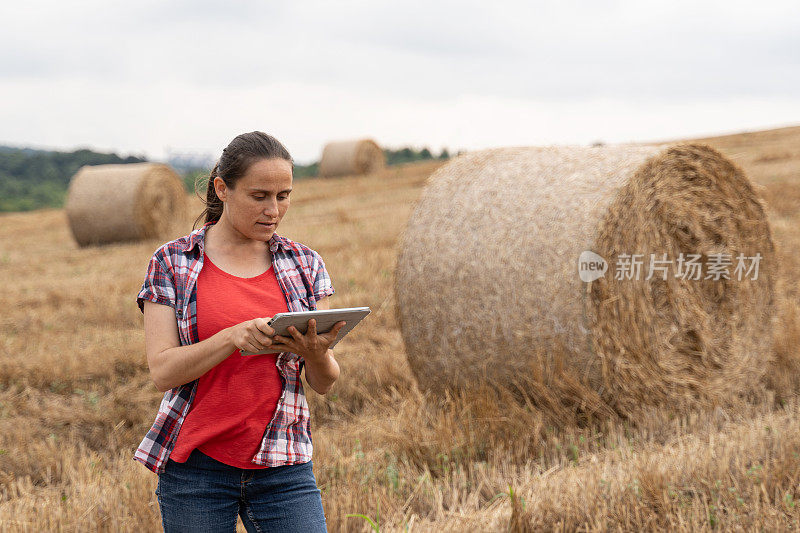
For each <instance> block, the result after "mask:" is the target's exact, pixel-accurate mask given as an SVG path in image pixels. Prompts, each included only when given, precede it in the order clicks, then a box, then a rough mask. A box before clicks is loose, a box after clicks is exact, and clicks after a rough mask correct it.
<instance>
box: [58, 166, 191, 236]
mask: <svg viewBox="0 0 800 533" xmlns="http://www.w3.org/2000/svg"><path fill="white" fill-rule="evenodd" d="M65 209H66V212H67V219H68V220H69V226H70V228H71V229H72V235H73V236H74V237H75V240H76V241H77V243H78V245H79V246H88V245H92V244H106V243H112V242H122V241H136V240H141V239H151V238H152V239H165V238H168V237H170V236H171V235H172V233H173V232H174V231H175V230H176V227H177V226H178V225H180V224H182V223H183V222H184V218H185V216H186V210H187V198H186V188H185V187H184V185H183V182H182V181H181V179H180V177H179V176H178V175H177V174H176V173H175V172H174V171H173V170H172V169H171V168H170V167H169V166H167V165H164V164H161V163H131V164H127V165H96V166H84V167H81V169H80V170H79V171H78V172H77V173H76V174H75V175H74V176H73V177H72V181H71V182H70V184H69V189H68V191H67V201H66V205H65Z"/></svg>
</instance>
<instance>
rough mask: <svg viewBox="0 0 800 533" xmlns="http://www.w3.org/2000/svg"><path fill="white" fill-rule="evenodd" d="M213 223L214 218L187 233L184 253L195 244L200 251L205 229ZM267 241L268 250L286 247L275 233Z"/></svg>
mask: <svg viewBox="0 0 800 533" xmlns="http://www.w3.org/2000/svg"><path fill="white" fill-rule="evenodd" d="M214 224H216V220H212V221H209V222H206V223H205V224H203V226H202V227H200V228H197V229H196V230H194V231H193V232H191V233H190V234H189V239H188V242H187V244H186V246H184V248H183V251H184V253H186V252H190V251H191V250H192V248H194V247H195V245H197V246H198V247H199V249H200V251H201V253H202V251H203V246H204V241H205V236H206V230H207V229H208V228H209V227H210V226H212V225H214ZM268 243H269V251H270V252H272V253H275V252H277V251H278V248H279V247H280V248H283V250H284V251H285V250H287V249H288V243H287V240H286V239H285V238H283V237H281V236H280V235H278V234H277V233H273V234H272V237H270V238H269V241H268Z"/></svg>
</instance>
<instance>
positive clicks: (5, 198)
mask: <svg viewBox="0 0 800 533" xmlns="http://www.w3.org/2000/svg"><path fill="white" fill-rule="evenodd" d="M384 154H385V155H386V163H387V164H388V165H399V164H403V163H411V162H414V161H424V160H430V159H447V158H449V157H450V154H449V153H448V151H447V149H444V150H442V152H441V153H440V154H439V155H434V154H433V153H432V152H431V151H430V150H429V149H428V148H422V149H421V150H416V149H414V148H409V147H405V148H400V149H398V150H390V149H386V150H384ZM146 161H147V159H146V158H145V157H144V156H140V157H136V156H127V157H120V156H118V155H117V154H115V153H111V154H108V153H101V152H95V151H92V150H88V149H81V150H75V151H73V152H57V151H50V150H37V149H32V148H13V147H8V146H0V212H11V211H30V210H33V209H41V208H46V207H51V208H58V207H63V206H64V201H65V200H66V196H67V187H68V186H69V182H70V179H71V178H72V176H73V175H74V174H75V173H76V172H77V171H78V170H79V169H80V168H81V167H82V166H84V165H106V164H125V163H142V162H146ZM318 171H319V162H318V161H316V162H314V163H311V164H309V165H295V169H294V177H295V178H296V179H303V178H309V177H313V176H316V175H317V173H318ZM209 172H210V169H207V168H195V169H186V170H184V171H183V172H181V174H182V175H181V177H182V179H183V182H184V185H185V186H186V190H187V191H190V192H194V189H195V182H196V181H198V180H199V184H201V185H203V186H204V185H205V182H204V181H203V178H207V177H208V174H209Z"/></svg>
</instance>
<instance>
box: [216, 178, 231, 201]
mask: <svg viewBox="0 0 800 533" xmlns="http://www.w3.org/2000/svg"><path fill="white" fill-rule="evenodd" d="M214 191H215V192H216V193H217V198H219V199H220V200H222V201H223V202H224V201H226V200H227V199H228V187H227V186H226V185H225V180H223V179H222V178H220V177H219V176H216V177H215V178H214Z"/></svg>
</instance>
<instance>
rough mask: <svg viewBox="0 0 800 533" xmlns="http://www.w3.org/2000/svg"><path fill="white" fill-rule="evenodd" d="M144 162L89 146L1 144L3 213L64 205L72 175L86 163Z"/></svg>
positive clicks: (1, 197)
mask: <svg viewBox="0 0 800 533" xmlns="http://www.w3.org/2000/svg"><path fill="white" fill-rule="evenodd" d="M143 161H146V159H144V158H142V157H133V156H128V157H124V158H123V157H119V156H118V155H117V154H105V153H99V152H94V151H92V150H86V149H82V150H75V151H74V152H57V151H50V150H37V149H34V148H14V147H11V146H0V212H8V211H30V210H32V209H39V208H42V207H62V206H63V205H64V200H65V198H66V194H67V186H68V185H69V181H70V178H72V176H73V175H74V174H75V172H77V171H78V169H80V168H81V167H82V166H83V165H105V164H118V163H141V162H143Z"/></svg>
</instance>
